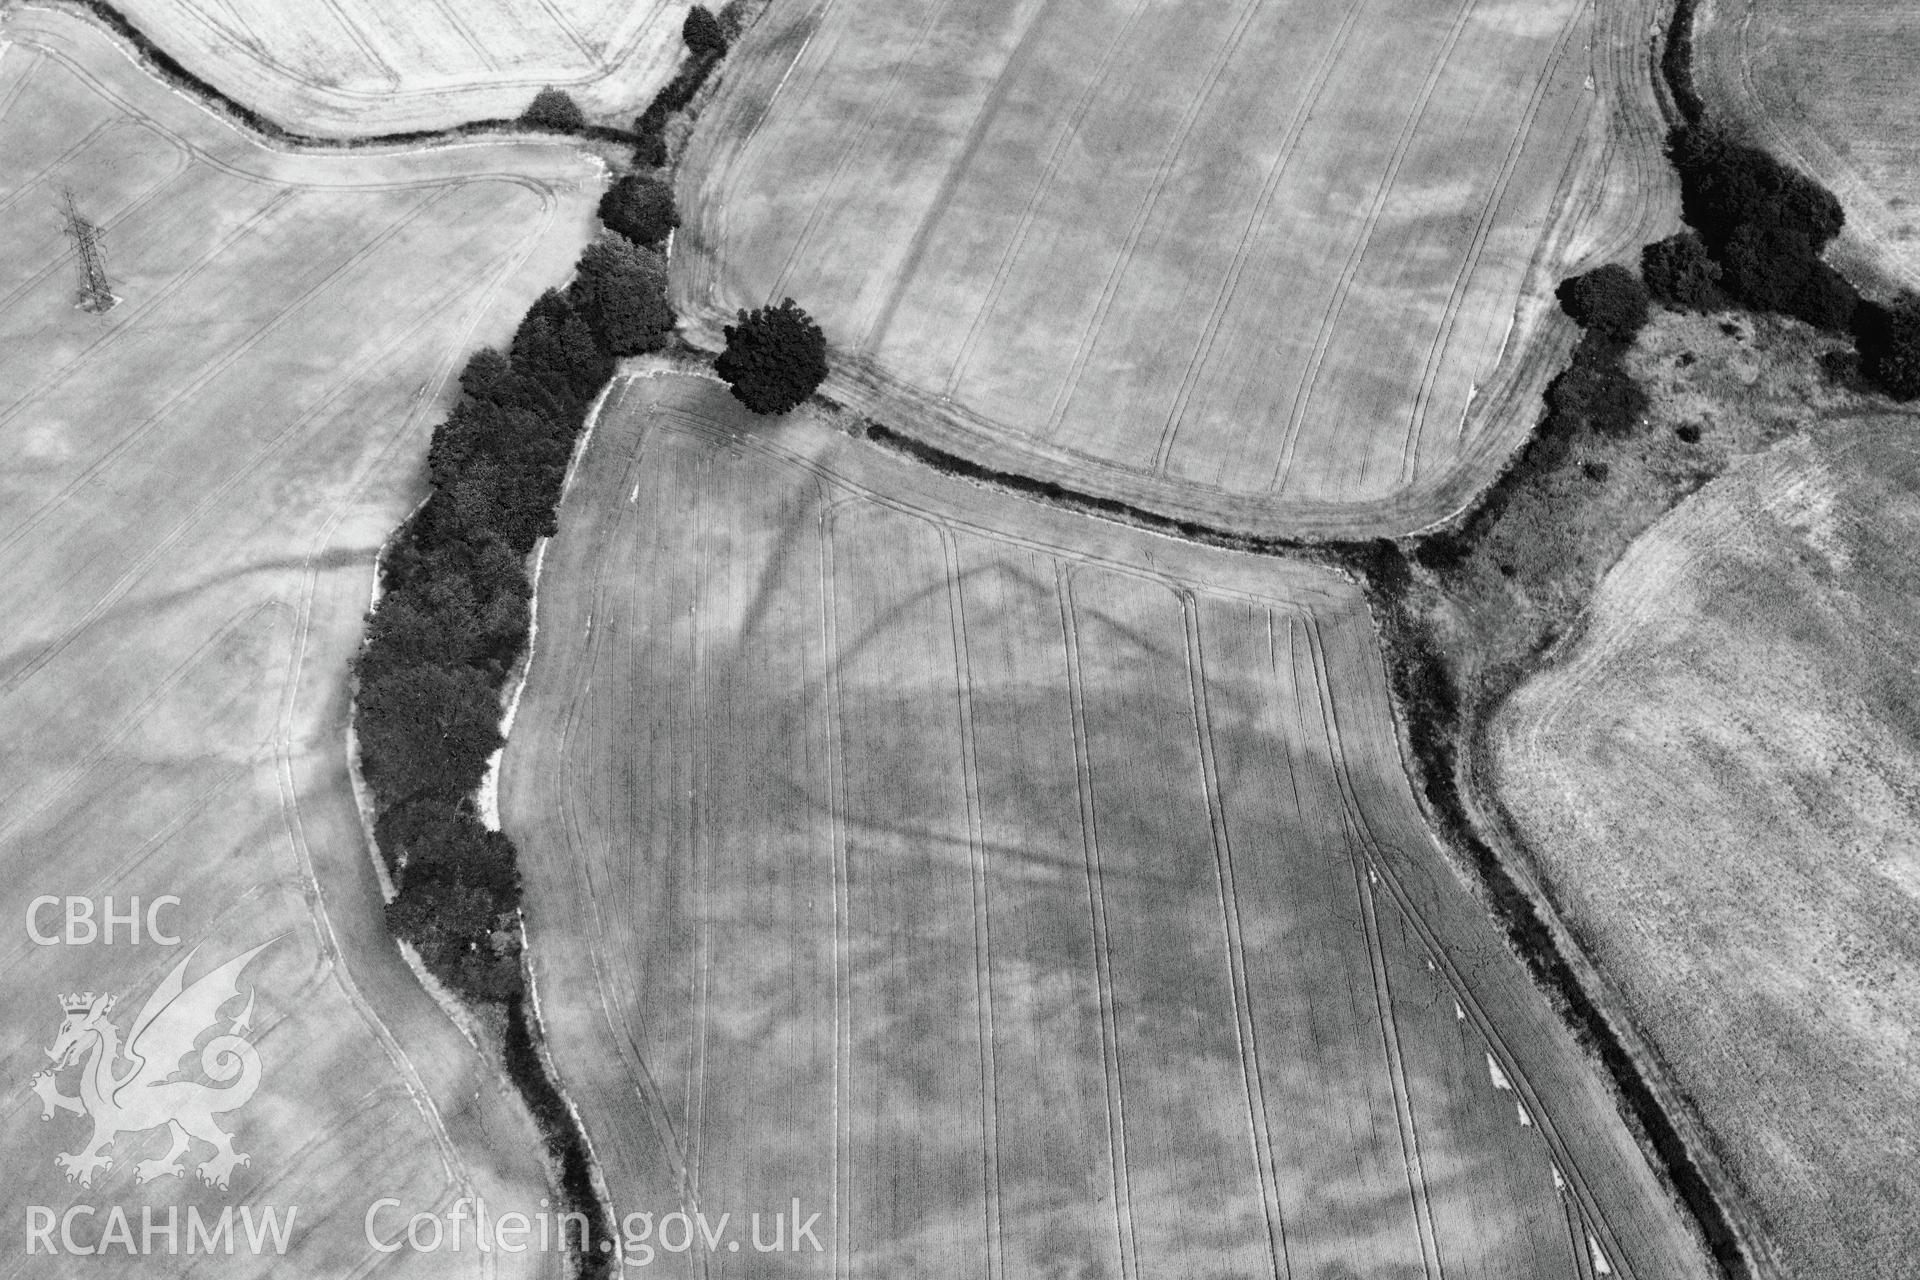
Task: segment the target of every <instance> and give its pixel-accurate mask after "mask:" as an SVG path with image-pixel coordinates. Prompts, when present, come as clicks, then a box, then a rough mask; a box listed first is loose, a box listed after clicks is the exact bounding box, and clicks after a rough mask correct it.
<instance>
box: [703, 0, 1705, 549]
mask: <svg viewBox="0 0 1920 1280" xmlns="http://www.w3.org/2000/svg"><path fill="white" fill-rule="evenodd" d="M1598 8H1599V10H1600V11H1601V12H1600V13H1599V14H1598V16H1596V12H1595V10H1596V6H1592V5H1587V4H1583V3H1576V2H1575V0H1528V2H1527V3H1494V2H1487V0H1460V2H1458V3H1448V4H1444V5H1434V4H1425V3H1411V2H1409V0H1344V2H1342V3H1337V4H1309V3H1306V2H1305V0H1290V2H1288V3H1269V4H1257V3H1253V2H1252V0H1243V2H1240V3H1223V4H1216V5H1204V6H1198V7H1196V6H1192V5H1186V6H1181V5H1169V4H1154V3H1148V2H1147V0H1057V2H1055V3H1041V2H1040V0H990V2H988V3H981V4H971V5H964V4H957V3H951V2H950V0H908V2H905V3H901V2H898V0H886V2H885V3H882V2H881V0H835V2H833V3H829V4H801V3H794V4H786V5H776V6H775V7H774V8H773V9H772V10H770V11H769V12H768V14H767V15H766V17H765V18H764V19H762V20H761V21H760V22H759V23H758V24H757V25H756V26H755V27H754V28H753V30H751V31H750V32H749V33H748V34H747V36H746V37H745V38H744V39H743V40H742V41H741V43H740V47H739V49H738V50H737V51H736V52H735V54H734V55H733V58H732V60H731V62H730V64H729V76H728V79H727V82H726V83H725V85H724V86H723V88H722V90H721V93H720V95H719V97H718V98H717V99H716V100H715V101H714V103H713V104H712V105H711V106H710V107H709V108H708V109H707V110H706V111H705V112H704V114H703V115H702V117H701V121H700V124H699V126H698V128H697V129H696V131H695V134H694V139H693V143H692V146H691V148H690V151H689V153H688V156H687V159H686V161H685V163H684V165H683V167H682V169H681V172H680V178H679V184H678V185H679V190H680V197H681V202H682V209H683V215H684V216H685V218H686V226H685V227H683V229H682V231H681V233H680V235H679V237H678V239H677V240H676V242H675V255H674V257H675V261H674V280H675V292H676V296H677V299H678V302H679V305H680V308H681V310H682V311H683V312H685V313H691V314H692V315H693V316H694V317H695V319H696V320H697V321H699V322H700V332H703V333H704V335H705V340H707V341H714V342H717V341H718V325H719V324H720V323H721V322H723V321H725V320H728V319H731V317H732V315H733V312H734V310H735V309H736V308H737V307H740V306H752V305H757V304H759V303H761V302H762V301H767V300H777V299H779V298H781V297H782V296H786V295H791V296H793V297H794V298H795V299H796V300H798V301H799V303H800V304H801V305H802V306H803V307H806V308H807V309H809V310H810V311H811V312H812V313H813V314H814V315H815V316H816V317H817V318H818V319H819V320H820V321H821V323H822V325H823V327H824V328H825V330H826V332H827V335H828V338H829V339H830V341H831V342H832V344H833V346H834V348H835V359H834V364H835V368H836V371H837V372H836V375H835V377H834V379H833V380H832V381H831V382H830V383H829V390H830V392H831V393H832V394H833V395H835V396H837V397H840V398H842V399H844V400H846V401H848V402H850V403H853V404H855V405H856V406H858V407H859V408H861V409H862V410H863V411H866V412H869V413H872V414H874V415H876V416H878V417H880V418H881V419H883V420H886V421H889V422H892V423H894V424H895V425H898V426H902V427H903V428H906V429H909V430H910V431H912V432H913V433H914V434H916V435H920V436H924V437H926V438H928V439H930V440H932V441H934V442H935V443H938V444H940V445H941V446H943V447H945V448H949V449H952V450H954V451H956V452H959V453H961V454H964V455H966V456H967V457H969V458H972V459H975V460H977V461H980V462H983V463H985V464H987V465H989V466H993V467H997V468H1000V469H1003V470H1009V471H1017V472H1020V473H1022V474H1027V475H1033V476H1038V477H1041V478H1044V479H1048V480H1054V481H1058V482H1060V483H1063V484H1066V485H1069V486H1071V487H1076V488H1080V489H1084V490H1087V491H1091V492H1094V493H1098V494H1101V495H1104V496H1108V497H1115V498H1120V499H1123V500H1126V501H1130V502H1134V503H1137V504H1140V505H1143V506H1146V507H1149V508H1151V509H1153V510H1156V511H1160V512H1163V513H1166V514H1172V515H1176V516H1180V517H1186V518H1191V519H1198V520H1202V521H1205V522H1209V523H1212V524H1215V525H1219V526H1224V527H1229V528H1233V529H1236V530H1242V531H1251V532H1260V533H1280V534H1299V533H1305V534H1341V535H1355V534H1371V533H1379V532H1404V531H1409V530H1412V529H1415V528H1419V527H1421V526H1423V525H1425V524H1428V523H1431V522H1433V521H1435V520H1437V519H1440V518H1442V517H1444V516H1446V515H1448V514H1450V513H1451V512H1452V511H1454V510H1455V509H1457V508H1458V507H1459V506H1460V505H1462V504H1463V503H1464V502H1466V501H1467V500H1468V499H1469V497H1470V496H1471V495H1472V493H1473V492H1475V491H1476V490H1477V489H1479V488H1480V487H1481V486H1482V485H1484V483H1485V482H1486V481H1487V480H1488V479H1489V478H1490V477H1491V475H1492V474H1493V473H1494V471H1496V470H1497V469H1498V467H1499V466H1500V464H1501V462H1502V461H1503V460H1504V458H1505V457H1506V455H1507V454H1508V453H1509V452H1510V451H1511V450H1512V448H1513V447H1514V446H1515V445H1517V444H1518V443H1519V441H1520V440H1521V439H1522V438H1523V436H1524V435H1525V433H1526V431H1527V430H1528V429H1529V428H1530V427H1531V426H1532V424H1533V422H1534V421H1535V419H1536V417H1537V415H1538V412H1539V395H1540V392H1541V390H1542V388H1543V387H1544V385H1545V382H1546V380H1547V378H1549V377H1550V376H1551V375H1552V373H1553V371H1554V370H1555V369H1556V368H1557V367H1558V364H1559V362H1560V361H1561V360H1562V359H1563V357H1564V355H1565V351H1566V348H1567V344H1568V341H1569V340H1570V335H1571V329H1570V327H1569V326H1567V325H1566V324H1565V323H1564V322H1563V321H1560V320H1558V319H1557V318H1556V312H1555V309H1554V306H1553V303H1552V300H1551V296H1550V295H1551V290H1552V288H1553V286H1554V285H1555V284H1556V283H1557V282H1558V280H1559V279H1560V278H1561V276H1563V275H1565V274H1568V273H1570V272H1572V271H1573V270H1576V269H1579V267H1580V266H1582V265H1590V264H1591V263H1593V262H1596V261H1599V260H1602V259H1606V258H1616V257H1621V256H1625V255H1628V254H1630V253H1632V252H1635V251H1637V249H1638V246H1639V244H1640V243H1641V242H1642V241H1643V240H1645V239H1648V238H1652V237H1654V236H1657V235H1660V234H1664V233H1665V231H1666V230H1667V229H1668V228H1669V227H1670V225H1671V224H1672V222H1673V221H1674V218H1675V203H1674V197H1673V187H1672V178H1671V175H1670V174H1669V173H1668V172H1667V171H1666V167H1665V165H1664V162H1663V161H1662V160H1661V158H1660V153H1659V147H1660V136H1661V127H1660V121H1659V117H1658V113H1657V110H1656V109H1655V105H1654V101H1653V89H1652V84H1651V81H1650V79H1649V76H1648V64H1647V60H1646V49H1647V43H1646V42H1647V33H1648V28H1649V24H1650V23H1653V22H1654V21H1655V20H1656V18H1657V17H1658V16H1659V11H1660V10H1662V8H1663V7H1662V6H1660V5H1657V4H1653V3H1650V2H1649V3H1638V2H1636V3H1627V4H1618V5H1605V6H1598Z"/></svg>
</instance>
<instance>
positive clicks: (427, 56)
mask: <svg viewBox="0 0 1920 1280" xmlns="http://www.w3.org/2000/svg"><path fill="white" fill-rule="evenodd" d="M115 7H116V8H117V9H119V10H120V11H121V12H122V13H123V14H125V16H126V17H127V18H128V19H129V20H130V21H131V22H132V23H133V24H134V25H135V26H136V27H137V28H138V29H139V30H140V31H141V32H142V33H143V34H144V35H145V36H146V37H147V38H148V39H150V40H152V41H153V42H154V43H155V44H156V45H157V46H159V47H160V48H161V49H162V50H164V51H165V52H166V53H167V55H168V56H170V57H172V58H173V59H174V60H176V61H177V62H179V63H180V64H181V65H182V66H184V67H185V68H186V69H187V70H188V71H190V72H192V73H193V74H194V75H196V76H198V77H200V78H201V79H202V80H204V81H206V82H207V83H208V84H210V85H212V86H214V87H215V88H216V89H219V90H220V91H221V92H222V93H224V94H226V95H227V96H228V97H230V98H232V99H234V100H235V101H237V102H239V103H241V104H243V105H244V106H246V107H247V108H248V109H250V110H253V111H257V112H259V113H260V114H261V115H263V116H265V117H267V118H268V119H269V120H272V121H273V122H274V123H276V124H278V125H280V126H281V127H282V128H285V129H289V130H292V131H293V132H296V133H302V134H309V135H314V136H318V137H330V138H352V137H366V136H370V135H379V134H391V133H407V132H413V131H418V130H430V129H444V128H447V127H449V126H451V125H457V124H462V123H465V122H466V121H469V120H498V119H503V118H511V117H513V116H517V115H519V114H520V112H521V111H522V110H524V109H525V108H526V105H527V103H528V101H529V100H531V99H532V97H533V95H534V94H535V93H536V92H537V91H538V90H540V89H541V88H543V87H545V86H547V85H556V86H558V87H560V88H563V89H566V90H567V91H568V92H569V93H571V94H572V95H573V96H574V98H575V100H576V101H578V102H579V103H580V105H581V107H582V108H583V109H584V110H585V111H586V112H587V114H588V115H589V116H598V117H605V118H610V119H611V120H612V121H613V122H614V123H619V124H625V123H626V117H628V116H631V115H632V114H633V113H634V112H635V111H638V110H639V109H640V108H641V107H642V106H644V105H646V102H647V100H648V99H649V98H651V97H652V96H653V93H654V91H655V90H656V89H658V88H659V87H660V86H661V85H662V84H665V83H666V82H667V81H668V80H669V79H671V78H672V76H673V73H674V69H675V66H676V64H677V62H678V61H679V59H680V57H681V54H682V52H683V50H682V48H681V44H680V23H681V21H682V20H683V19H684V18H685V16H686V11H687V7H688V4H687V0H633V2H632V3H624V4H615V3H609V0H297V2H290V0H118V2H117V3H116V5H115Z"/></svg>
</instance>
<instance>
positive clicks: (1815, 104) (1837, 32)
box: [1694, 0, 1920, 288]
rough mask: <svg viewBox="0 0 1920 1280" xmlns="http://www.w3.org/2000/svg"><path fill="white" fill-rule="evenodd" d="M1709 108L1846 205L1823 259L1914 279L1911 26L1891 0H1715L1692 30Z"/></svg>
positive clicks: (1861, 275) (1917, 179)
mask: <svg viewBox="0 0 1920 1280" xmlns="http://www.w3.org/2000/svg"><path fill="white" fill-rule="evenodd" d="M1694 49H1695V55H1694V67H1695V77H1696V79H1697V81H1698V87H1699V90H1700V93H1701V95H1702V96H1703V97H1704V98H1705V99H1706V101H1707V103H1708V104H1709V106H1710V107H1711V108H1712V109H1714V110H1715V111H1717V112H1719V113H1720V114H1722V115H1724V116H1726V117H1729V118H1731V119H1733V120H1735V121H1738V122H1739V123H1740V124H1742V125H1744V126H1745V127H1747V128H1748V129H1749V130H1751V131H1752V132H1753V133H1754V134H1755V135H1756V136H1757V137H1758V138H1759V140H1760V141H1761V142H1762V143H1763V144H1764V145H1765V146H1766V147H1767V148H1768V149H1769V150H1771V151H1773V152H1774V153H1775V154H1777V155H1779V156H1780V157H1781V158H1782V159H1784V160H1787V161H1789V162H1790V163H1793V164H1795V165H1798V166H1799V167H1801V168H1803V169H1805V170H1806V171H1807V172H1808V173H1811V174H1812V175H1813V176H1814V177H1815V178H1817V179H1819V181H1820V182H1821V184H1822V185H1824V186H1825V187H1827V188H1828V189H1829V190H1830V191H1832V192H1833V193H1834V194H1835V195H1837V196H1839V197H1840V202H1841V203H1842V204H1843V205H1844V206H1845V207H1846V210H1847V228H1846V230H1845V231H1844V232H1843V233H1842V235H1841V237H1840V239H1839V240H1838V241H1837V242H1836V243H1835V245H1834V246H1833V249H1832V250H1831V251H1830V253H1829V257H1830V258H1831V259H1832V260H1833V261H1834V262H1835V264H1836V265H1838V266H1839V267H1840V268H1841V269H1842V270H1843V271H1845V272H1846V273H1847V274H1848V275H1849V276H1851V277H1853V278H1854V279H1855V280H1856V281H1858V282H1859V283H1861V284H1862V285H1863V286H1864V285H1866V284H1868V283H1870V282H1884V283H1887V284H1893V285H1900V286H1904V287H1907V288H1920V141H1916V139H1915V137H1914V131H1913V120H1912V102H1913V92H1912V90H1913V67H1914V62H1915V59H1916V57H1920V27H1916V25H1915V23H1914V21H1913V11H1912V10H1911V9H1910V8H1909V7H1907V6H1905V5H1902V4H1898V3H1893V2H1892V0H1744V2H1743V3H1738V4H1735V3H1730V2H1729V0H1717V2H1713V3H1708V4H1705V5H1703V6H1702V13H1701V16H1700V18H1699V20H1698V23H1697V26H1696V28H1695V39H1694Z"/></svg>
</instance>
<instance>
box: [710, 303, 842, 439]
mask: <svg viewBox="0 0 1920 1280" xmlns="http://www.w3.org/2000/svg"><path fill="white" fill-rule="evenodd" d="M726 334H727V349H726V350H725V351H723V352H721V353H720V358H719V359H718V360H715V361H714V362H713V371H714V372H715V373H717V374H719V375H720V376H721V377H722V378H724V379H725V380H726V382H727V384H728V385H729V386H731V387H732V388H733V394H734V398H735V399H737V400H739V401H740V403H742V404H744V405H746V406H747V408H749V409H751V410H753V411H754V412H755V413H785V412H787V410H789V409H792V408H794V407H795V406H797V405H801V404H804V403H806V399H807V397H808V396H810V395H812V394H813V392H814V389H815V388H816V387H818V386H819V385H820V384H821V382H823V381H825V379H826V376H827V336H826V334H824V333H822V332H821V331H820V326H819V325H817V324H815V323H814V322H813V317H812V316H810V315H808V314H807V313H806V312H804V311H802V310H801V309H800V308H799V307H797V306H795V305H794V301H793V299H792V298H787V299H785V300H783V301H782V302H781V303H780V305H779V306H777V307H761V308H759V309H758V310H755V311H742V312H741V313H740V323H738V324H730V325H728V326H727V327H726Z"/></svg>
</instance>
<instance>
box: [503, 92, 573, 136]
mask: <svg viewBox="0 0 1920 1280" xmlns="http://www.w3.org/2000/svg"><path fill="white" fill-rule="evenodd" d="M520 120H521V122H522V123H523V124H530V125H532V126H534V127H535V128H536V129H552V130H554V131H556V132H559V133H574V132H577V131H578V130H580V129H583V128H585V127H586V124H587V117H586V114H585V113H584V112H582V111H581V110H580V104H579V103H577V102H575V101H574V100H573V95H572V94H570V93H568V92H567V91H566V90H565V89H555V88H553V87H552V86H548V87H547V88H545V89H542V90H541V91H540V92H538V93H536V94H534V95H533V101H532V102H530V103H528V104H527V109H526V110H525V111H523V112H521V113H520Z"/></svg>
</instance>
